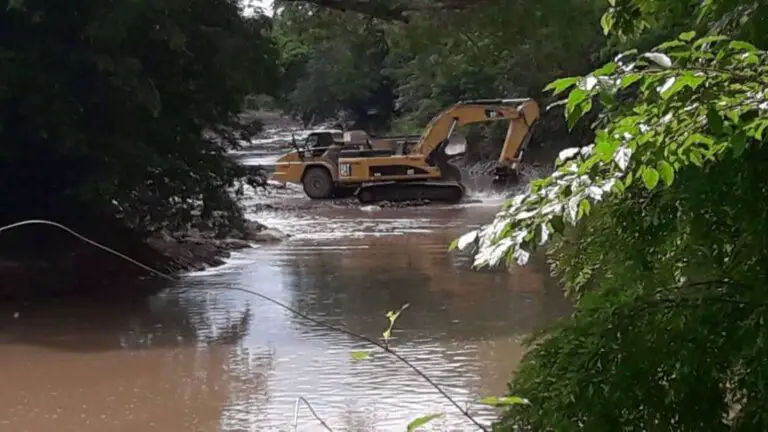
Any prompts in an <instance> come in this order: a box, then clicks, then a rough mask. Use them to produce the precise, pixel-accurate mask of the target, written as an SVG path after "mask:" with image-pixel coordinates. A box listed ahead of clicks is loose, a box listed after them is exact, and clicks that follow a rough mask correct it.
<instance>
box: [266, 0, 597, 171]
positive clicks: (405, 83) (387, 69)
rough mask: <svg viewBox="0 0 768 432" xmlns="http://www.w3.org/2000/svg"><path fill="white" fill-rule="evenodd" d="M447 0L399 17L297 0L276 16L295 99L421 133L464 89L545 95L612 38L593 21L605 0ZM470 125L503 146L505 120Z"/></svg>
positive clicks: (295, 103) (302, 107)
mask: <svg viewBox="0 0 768 432" xmlns="http://www.w3.org/2000/svg"><path fill="white" fill-rule="evenodd" d="M401 3H413V2H401ZM428 3H432V5H433V6H435V7H434V8H428V7H427V6H428V5H427V4H428ZM443 3H445V2H430V1H425V2H419V8H421V9H422V10H423V11H426V12H422V13H415V14H413V15H411V16H410V19H409V21H408V23H400V22H394V23H393V22H389V21H384V20H379V19H376V18H372V17H371V16H370V15H360V14H356V13H353V12H339V11H338V10H328V9H324V8H318V7H317V6H316V5H306V4H304V5H302V4H297V3H295V2H289V4H288V5H286V6H284V7H283V8H282V9H281V11H280V12H279V14H278V18H277V25H276V31H277V33H278V34H279V40H280V41H281V42H280V43H281V46H283V47H284V59H283V61H284V68H285V71H286V73H287V74H288V77H289V79H288V80H286V82H285V87H284V93H285V94H284V99H285V100H287V106H288V107H289V108H290V109H291V110H292V112H294V113H296V114H297V115H299V116H302V117H303V118H304V119H305V120H307V121H309V120H310V119H311V118H312V117H313V116H314V118H315V120H316V121H320V120H324V119H329V118H335V117H336V116H337V113H338V112H347V113H349V114H351V122H350V123H352V126H354V127H358V126H362V127H369V126H370V129H372V130H373V131H374V132H381V131H382V130H383V129H388V128H389V129H391V130H392V131H393V132H395V133H420V132H421V131H422V130H423V128H424V126H425V124H426V123H427V122H428V121H429V120H430V118H431V117H433V116H434V115H436V114H437V113H438V112H439V111H441V110H443V109H444V108H445V107H446V106H448V105H450V104H453V103H455V102H457V101H459V100H462V99H470V98H487V97H511V96H521V95H524V96H533V97H536V96H540V95H541V88H542V87H543V86H544V85H545V84H546V83H547V82H549V81H550V80H552V79H554V78H555V77H557V76H560V75H562V74H564V73H569V74H572V73H585V72H587V71H588V70H589V69H590V68H591V67H592V65H593V63H594V62H595V60H596V59H597V57H598V55H599V54H596V53H597V52H598V51H599V47H600V46H601V44H602V42H603V41H602V36H601V34H600V31H599V29H597V28H596V27H595V26H594V25H593V22H594V21H596V20H598V19H599V16H600V13H601V12H602V11H603V10H604V8H605V5H604V3H603V0H594V1H592V0H590V1H587V2H584V1H577V0H568V1H565V2H563V1H557V0H547V1H543V2H527V1H518V0H515V1H507V0H491V1H483V2H472V1H467V2H462V3H465V6H466V7H462V9H461V11H458V12H457V11H456V10H454V9H453V8H450V7H448V8H443V7H438V6H440V5H441V4H443ZM474 3H476V4H474ZM414 5H415V3H414ZM390 6H392V4H391V3H390ZM573 16H579V17H581V19H580V20H577V21H574V20H573V19H572V17H573ZM370 113H375V114H374V115H373V119H370V118H369V117H371V114H370ZM467 129H468V130H467V131H466V132H465V131H462V132H465V133H466V135H467V136H468V139H470V137H473V138H472V140H473V141H483V140H486V139H489V140H493V142H492V143H491V144H492V146H491V149H492V150H495V152H494V151H482V149H481V150H480V151H479V153H482V154H483V155H486V154H487V155H488V157H491V158H493V157H495V156H497V155H498V151H499V150H500V145H499V144H500V142H501V141H502V140H503V137H504V134H505V132H506V128H505V125H501V124H496V125H474V126H472V127H468V128H467ZM540 130H541V131H542V133H545V134H549V136H548V137H547V140H552V139H553V137H554V139H563V137H565V136H567V131H566V130H564V129H563V128H556V127H551V126H547V127H541V128H540ZM550 131H553V132H552V133H550ZM474 137H477V138H474ZM473 148H474V146H473ZM471 156H474V154H471Z"/></svg>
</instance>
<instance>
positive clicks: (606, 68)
mask: <svg viewBox="0 0 768 432" xmlns="http://www.w3.org/2000/svg"><path fill="white" fill-rule="evenodd" d="M618 67H619V65H617V64H616V63H614V62H609V63H606V64H604V65H603V66H602V67H601V68H599V69H597V70H595V71H594V72H592V76H594V77H599V76H606V75H610V74H612V73H614V72H615V71H616V68H618Z"/></svg>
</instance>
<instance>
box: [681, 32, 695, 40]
mask: <svg viewBox="0 0 768 432" xmlns="http://www.w3.org/2000/svg"><path fill="white" fill-rule="evenodd" d="M694 37H696V32H695V31H689V32H685V33H680V36H678V37H677V38H678V39H680V40H683V41H686V42H689V41H691V40H693V38H694Z"/></svg>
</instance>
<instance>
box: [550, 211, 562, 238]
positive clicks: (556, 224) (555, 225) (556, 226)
mask: <svg viewBox="0 0 768 432" xmlns="http://www.w3.org/2000/svg"><path fill="white" fill-rule="evenodd" d="M549 224H550V225H551V226H552V231H554V232H556V233H558V234H560V235H562V234H563V231H565V223H563V217H562V216H555V217H553V218H552V219H551V220H550V221H549Z"/></svg>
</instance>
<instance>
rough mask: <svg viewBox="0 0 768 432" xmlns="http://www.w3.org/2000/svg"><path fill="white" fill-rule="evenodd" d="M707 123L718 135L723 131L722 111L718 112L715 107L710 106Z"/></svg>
mask: <svg viewBox="0 0 768 432" xmlns="http://www.w3.org/2000/svg"><path fill="white" fill-rule="evenodd" d="M707 124H708V125H709V129H710V130H711V131H712V133H713V134H715V135H718V134H720V132H722V131H723V118H722V117H720V113H718V112H717V109H715V107H713V106H710V107H709V108H707Z"/></svg>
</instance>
